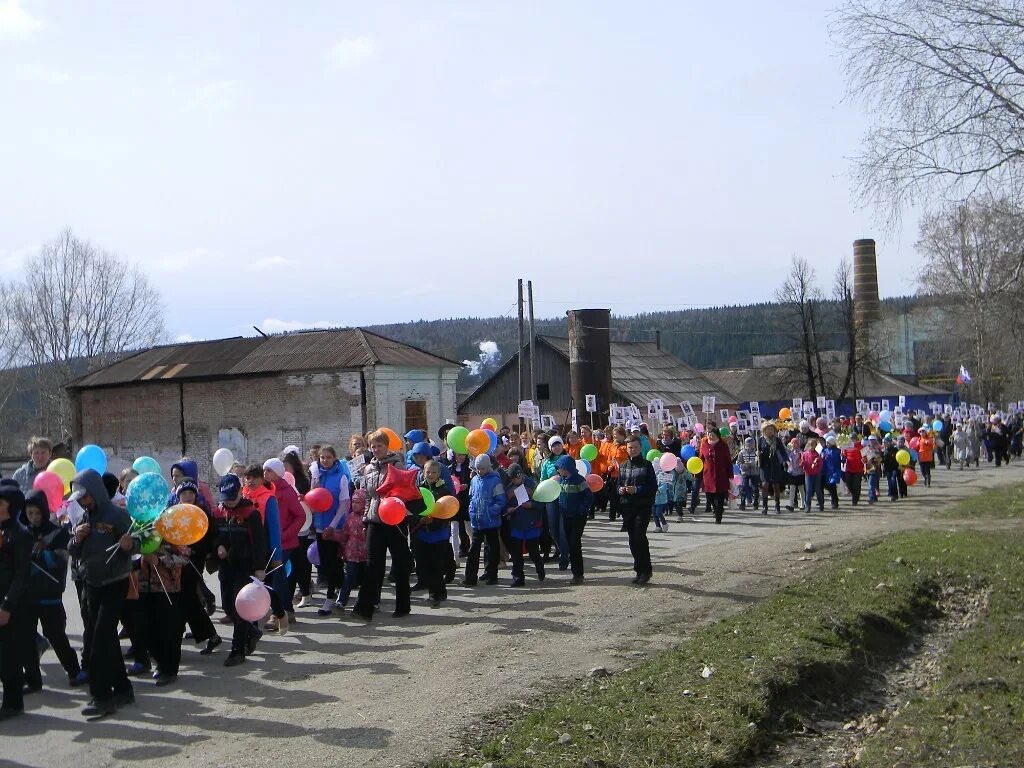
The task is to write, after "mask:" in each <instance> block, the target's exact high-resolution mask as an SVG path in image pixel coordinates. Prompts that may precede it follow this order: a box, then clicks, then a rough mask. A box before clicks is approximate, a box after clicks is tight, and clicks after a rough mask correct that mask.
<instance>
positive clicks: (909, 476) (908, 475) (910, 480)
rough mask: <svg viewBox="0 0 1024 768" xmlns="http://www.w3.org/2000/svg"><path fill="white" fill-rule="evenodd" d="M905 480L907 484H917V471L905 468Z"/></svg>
mask: <svg viewBox="0 0 1024 768" xmlns="http://www.w3.org/2000/svg"><path fill="white" fill-rule="evenodd" d="M903 480H904V481H905V482H906V484H907V485H917V472H915V471H914V470H912V469H905V470H903Z"/></svg>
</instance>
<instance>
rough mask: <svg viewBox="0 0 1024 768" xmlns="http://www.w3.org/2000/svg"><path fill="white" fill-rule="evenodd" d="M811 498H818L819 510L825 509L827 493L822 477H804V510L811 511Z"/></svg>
mask: <svg viewBox="0 0 1024 768" xmlns="http://www.w3.org/2000/svg"><path fill="white" fill-rule="evenodd" d="M811 496H816V497H817V498H818V509H824V508H825V491H824V489H823V488H822V486H821V475H804V509H806V510H807V511H808V512H810V510H811Z"/></svg>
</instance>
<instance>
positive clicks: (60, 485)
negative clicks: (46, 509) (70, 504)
mask: <svg viewBox="0 0 1024 768" xmlns="http://www.w3.org/2000/svg"><path fill="white" fill-rule="evenodd" d="M32 488H33V489H35V490H37V491H42V492H43V494H44V495H45V496H46V503H47V504H49V505H50V512H56V511H57V510H58V509H60V505H61V504H63V503H64V481H63V480H61V479H60V475H58V474H57V473H56V472H51V471H50V470H46V471H45V472H40V473H39V474H38V475H36V478H35V480H33V481H32Z"/></svg>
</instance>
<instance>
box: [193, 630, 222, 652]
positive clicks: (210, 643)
mask: <svg viewBox="0 0 1024 768" xmlns="http://www.w3.org/2000/svg"><path fill="white" fill-rule="evenodd" d="M222 642H224V641H223V640H221V639H220V635H214V636H213V637H211V638H210V639H209V640H207V641H206V647H205V648H203V650H201V651H200V652H199V655H200V656H209V655H210V654H211V653H213V652H214V651H215V650H216V648H217V646H218V645H220V644H221V643H222Z"/></svg>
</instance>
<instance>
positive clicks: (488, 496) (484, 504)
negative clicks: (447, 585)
mask: <svg viewBox="0 0 1024 768" xmlns="http://www.w3.org/2000/svg"><path fill="white" fill-rule="evenodd" d="M565 458H566V460H567V461H569V462H572V459H571V458H569V457H568V456H566V457H565ZM473 466H474V467H475V468H476V476H475V477H474V478H473V479H472V481H470V484H469V522H470V525H471V526H472V528H473V541H472V544H471V545H470V549H469V556H468V557H467V558H466V573H465V576H464V577H463V581H462V583H463V584H464V585H465V586H467V587H475V586H476V583H477V571H478V570H479V568H480V550H481V548H482V547H483V545H484V542H485V541H486V542H487V551H486V556H487V561H486V563H485V564H484V583H485V584H497V583H498V551H499V546H498V537H499V535H500V534H499V532H500V529H501V516H502V513H503V512H504V511H505V488H504V487H503V486H502V484H501V476H500V475H499V474H498V473H497V472H495V471H494V469H493V468H492V467H491V459H490V457H489V456H488V455H487V454H486V453H482V454H480V455H479V456H477V457H476V459H475V460H474V462H473ZM573 466H574V467H575V466H576V465H575V463H573Z"/></svg>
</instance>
